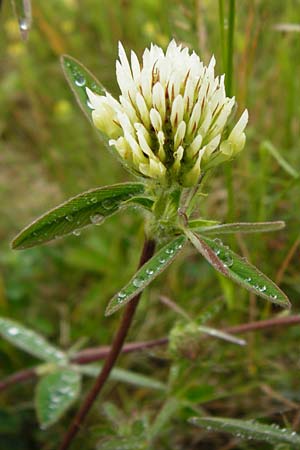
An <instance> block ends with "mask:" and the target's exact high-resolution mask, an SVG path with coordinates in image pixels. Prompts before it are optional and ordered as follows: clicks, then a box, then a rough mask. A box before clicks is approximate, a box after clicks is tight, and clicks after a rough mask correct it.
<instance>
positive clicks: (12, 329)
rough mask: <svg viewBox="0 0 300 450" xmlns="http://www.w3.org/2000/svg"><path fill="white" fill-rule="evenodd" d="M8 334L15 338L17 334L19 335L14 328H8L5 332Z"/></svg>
mask: <svg viewBox="0 0 300 450" xmlns="http://www.w3.org/2000/svg"><path fill="white" fill-rule="evenodd" d="M7 332H8V334H10V335H11V336H16V335H17V334H19V330H18V328H16V327H11V328H8V330H7Z"/></svg>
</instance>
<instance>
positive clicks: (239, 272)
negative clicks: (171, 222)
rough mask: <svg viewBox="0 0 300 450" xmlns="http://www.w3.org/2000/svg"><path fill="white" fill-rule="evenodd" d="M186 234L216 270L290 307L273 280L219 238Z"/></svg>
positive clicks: (245, 286) (265, 296)
mask: <svg viewBox="0 0 300 450" xmlns="http://www.w3.org/2000/svg"><path fill="white" fill-rule="evenodd" d="M186 234H187V236H188V237H189V239H190V240H191V242H192V243H193V245H194V246H195V247H196V248H197V250H198V251H199V252H200V253H201V254H202V256H204V258H206V260H207V261H208V262H209V263H210V264H211V265H212V266H213V267H214V268H215V269H216V270H217V271H218V272H220V273H222V274H223V275H225V276H226V277H228V278H231V279H232V280H233V281H235V282H236V283H238V284H240V285H241V286H242V287H244V288H245V289H248V291H251V292H253V293H254V294H256V295H258V296H260V297H263V298H265V299H267V300H270V301H271V302H273V303H277V304H278V305H280V306H282V307H284V308H289V307H290V302H289V300H288V298H287V296H286V295H285V294H284V293H283V292H282V291H281V290H280V289H279V287H278V286H276V284H275V283H273V281H271V280H270V279H269V278H268V277H267V276H266V275H264V274H263V273H262V272H260V271H259V270H258V269H257V268H256V267H254V266H253V265H252V264H250V263H249V262H248V261H247V260H246V259H245V258H241V257H240V256H238V255H237V254H236V253H234V252H233V251H232V250H230V249H229V247H227V246H226V245H224V244H223V243H222V242H221V241H220V240H219V239H214V240H212V239H209V238H207V237H204V236H197V235H196V234H194V233H192V232H191V231H187V232H186Z"/></svg>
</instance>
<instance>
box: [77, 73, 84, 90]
mask: <svg viewBox="0 0 300 450" xmlns="http://www.w3.org/2000/svg"><path fill="white" fill-rule="evenodd" d="M75 84H76V86H78V87H82V86H84V85H85V78H84V77H83V76H82V75H79V74H78V75H77V76H76V78H75Z"/></svg>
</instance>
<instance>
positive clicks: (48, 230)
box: [12, 183, 145, 249]
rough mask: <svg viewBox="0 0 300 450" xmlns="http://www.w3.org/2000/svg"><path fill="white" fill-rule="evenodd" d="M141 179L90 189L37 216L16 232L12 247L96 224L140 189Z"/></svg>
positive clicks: (141, 186) (34, 242)
mask: <svg viewBox="0 0 300 450" xmlns="http://www.w3.org/2000/svg"><path fill="white" fill-rule="evenodd" d="M144 189H145V188H144V185H143V184H142V183H122V184H115V185H111V186H104V187H100V188H96V189H91V190H89V191H87V192H84V193H82V194H79V195H77V196H76V197H73V198H71V199H69V200H67V201H66V202H65V203H63V204H61V205H59V206H57V207H56V208H54V209H52V210H51V211H48V212H47V213H46V214H44V215H43V216H41V217H39V218H38V219H37V220H35V221H34V222H33V223H32V224H30V225H29V226H28V227H26V228H25V229H24V230H22V231H21V232H20V234H18V236H16V238H15V239H14V240H13V242H12V248H14V249H25V248H29V247H34V246H35V245H40V244H44V243H46V242H49V241H52V240H53V239H57V238H60V237H62V236H65V235H67V234H70V233H73V234H75V235H78V234H79V232H80V229H82V228H84V227H87V226H89V225H100V224H101V223H102V222H103V221H104V220H105V219H106V218H107V217H109V216H111V215H112V214H114V213H116V212H117V211H118V210H119V209H120V208H121V207H122V206H124V204H125V202H126V201H127V200H129V199H130V198H131V197H134V196H136V195H139V194H142V193H143V192H144Z"/></svg>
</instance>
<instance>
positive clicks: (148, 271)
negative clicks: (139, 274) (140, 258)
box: [146, 269, 154, 276]
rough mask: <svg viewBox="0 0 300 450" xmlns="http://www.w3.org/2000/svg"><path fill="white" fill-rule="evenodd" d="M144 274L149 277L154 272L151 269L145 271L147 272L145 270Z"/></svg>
mask: <svg viewBox="0 0 300 450" xmlns="http://www.w3.org/2000/svg"><path fill="white" fill-rule="evenodd" d="M146 274H147V275H149V276H151V275H153V274H154V270H153V269H147V270H146Z"/></svg>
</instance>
